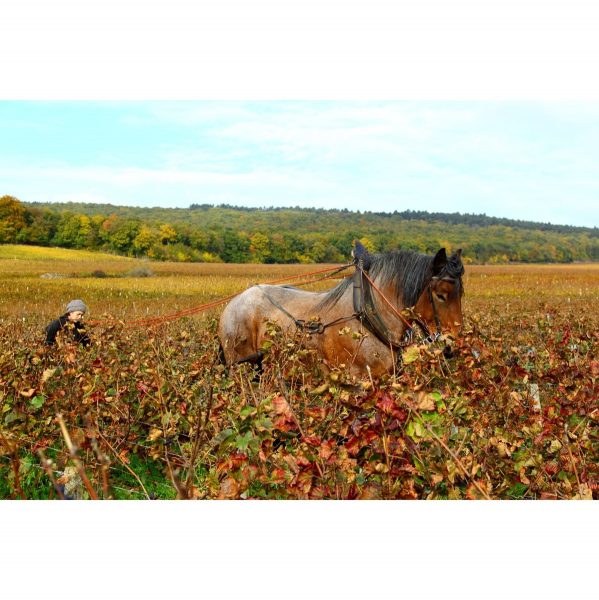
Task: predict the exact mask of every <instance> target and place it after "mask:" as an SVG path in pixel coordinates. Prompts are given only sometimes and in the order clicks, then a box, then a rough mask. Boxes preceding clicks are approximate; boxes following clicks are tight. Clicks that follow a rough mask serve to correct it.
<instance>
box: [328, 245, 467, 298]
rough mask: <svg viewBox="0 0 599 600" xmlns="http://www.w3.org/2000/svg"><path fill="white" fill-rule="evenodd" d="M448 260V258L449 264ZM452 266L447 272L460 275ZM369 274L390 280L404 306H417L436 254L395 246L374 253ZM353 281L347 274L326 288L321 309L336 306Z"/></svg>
mask: <svg viewBox="0 0 599 600" xmlns="http://www.w3.org/2000/svg"><path fill="white" fill-rule="evenodd" d="M458 260H459V259H458ZM449 264H450V263H449V262H448V263H447V266H449ZM460 265H461V261H460ZM446 268H447V267H446ZM444 270H445V269H444ZM451 270H452V273H451V274H450V273H448V275H449V276H451V275H453V273H455V274H456V275H457V278H459V275H461V273H460V274H459V275H458V274H457V270H458V269H457V265H453V264H452V269H451ZM462 272H463V267H462ZM369 275H370V277H371V278H372V279H373V280H374V279H376V280H377V284H378V285H388V284H391V285H392V286H393V290H394V292H395V295H396V296H397V300H401V301H402V302H403V305H404V306H414V304H416V302H417V301H418V298H419V297H420V294H422V290H424V288H425V286H426V284H427V283H428V282H429V281H430V280H431V278H432V276H433V257H432V256H429V255H427V254H420V253H418V252H413V251H411V250H393V251H391V252H385V253H384V254H374V255H372V256H371V265H370V269H369ZM352 281H353V280H352V278H351V277H347V278H346V279H344V280H343V281H342V282H341V283H339V284H338V285H337V286H335V287H334V288H333V289H332V290H330V291H329V292H327V294H326V297H325V298H324V299H323V300H322V301H321V302H320V304H319V305H318V309H327V308H331V307H333V306H335V304H337V302H339V300H340V299H341V297H342V296H343V294H345V292H346V290H347V288H348V287H350V286H351V285H352Z"/></svg>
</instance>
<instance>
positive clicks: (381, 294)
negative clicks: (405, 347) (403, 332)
mask: <svg viewBox="0 0 599 600" xmlns="http://www.w3.org/2000/svg"><path fill="white" fill-rule="evenodd" d="M362 274H363V275H364V277H366V279H368V281H369V282H370V285H371V286H372V287H373V288H374V289H375V290H376V291H377V292H378V293H379V294H380V296H381V298H382V299H383V300H384V301H385V302H386V303H387V305H388V306H389V308H390V309H391V310H392V311H393V312H394V313H395V314H396V315H397V316H398V317H399V318H400V319H401V320H402V321H403V322H404V323H405V324H406V325H407V327H408V329H412V324H411V323H410V322H409V321H408V320H407V319H406V318H405V317H404V316H403V315H402V314H401V313H400V312H399V311H398V310H397V309H396V308H395V306H393V304H391V302H389V300H387V298H386V297H385V294H383V292H381V290H380V289H379V288H378V287H377V286H376V284H375V283H374V281H372V279H370V277H368V274H367V273H366V271H362Z"/></svg>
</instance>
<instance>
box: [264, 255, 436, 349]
mask: <svg viewBox="0 0 599 600" xmlns="http://www.w3.org/2000/svg"><path fill="white" fill-rule="evenodd" d="M351 266H355V267H356V270H355V272H354V275H353V304H354V313H353V314H351V315H349V316H348V317H340V318H339V319H335V320H334V321H330V322H329V323H322V322H321V321H319V320H318V321H306V320H304V319H298V318H296V317H294V316H293V315H292V314H291V313H290V312H289V311H288V310H287V309H286V308H285V307H283V306H281V304H280V303H279V302H278V301H277V300H275V299H274V298H273V297H272V296H271V295H270V294H269V293H268V292H267V291H266V290H265V289H264V288H263V287H262V285H258V286H257V287H258V288H260V290H261V292H262V293H263V294H264V296H265V297H266V299H267V300H268V301H269V302H270V303H271V304H272V305H273V306H274V307H276V308H278V309H279V310H280V311H281V312H282V313H283V314H285V315H286V316H288V317H289V318H290V319H291V320H292V321H293V323H294V324H295V326H296V327H297V328H298V329H301V330H302V331H306V332H307V333H309V334H322V333H324V332H325V330H326V329H328V328H329V327H332V326H333V325H337V324H338V323H344V322H346V321H351V320H353V319H358V320H359V321H360V322H361V323H363V324H364V325H365V326H366V328H367V329H368V330H369V331H370V332H371V333H373V334H374V335H375V337H377V338H378V339H379V340H380V341H381V342H383V343H384V344H385V345H386V346H390V347H392V348H394V349H399V348H405V347H406V346H409V345H410V344H411V343H412V341H413V338H414V325H413V323H415V324H416V325H418V327H419V328H420V329H421V330H422V333H423V334H424V336H425V339H424V342H425V343H433V342H435V341H436V340H437V339H438V338H439V337H440V336H441V321H440V319H439V314H438V311H437V305H436V303H435V300H434V298H433V293H432V290H431V285H430V283H429V284H428V297H429V300H430V303H431V305H432V307H433V314H434V317H435V325H436V328H437V331H436V332H435V333H434V334H433V333H431V331H430V329H429V328H428V326H427V324H426V323H425V322H424V321H423V320H422V319H421V318H420V316H419V315H416V314H414V315H413V316H414V319H413V321H412V323H411V322H410V321H408V320H407V319H406V318H405V317H404V316H403V315H402V314H401V312H400V311H398V310H397V308H396V307H395V306H393V304H392V303H391V302H390V301H389V300H388V299H387V297H386V296H385V294H383V292H382V291H381V290H380V289H379V287H378V286H377V285H376V284H375V283H374V281H373V280H372V279H371V278H370V277H369V275H368V273H367V269H368V266H370V265H369V263H366V264H365V262H364V258H363V257H359V258H358V257H356V259H355V260H354V262H353V263H349V264H347V265H343V266H342V267H340V268H339V269H337V270H336V271H334V272H333V273H332V274H331V275H328V276H327V277H323V279H328V278H330V277H332V276H333V275H336V274H337V273H340V272H341V271H343V270H345V269H347V268H349V267H351ZM373 288H374V290H375V291H376V292H377V293H378V294H379V295H380V296H381V298H382V299H383V300H384V302H385V303H386V304H387V305H388V306H389V308H390V309H391V310H392V311H393V312H394V313H395V314H396V315H397V316H398V317H399V318H400V319H401V320H402V321H403V323H404V324H405V325H406V330H405V331H404V334H403V337H402V339H401V340H399V341H398V340H396V339H393V335H392V332H391V331H390V330H389V328H388V327H387V326H386V325H385V323H384V322H383V320H382V318H381V316H380V315H379V313H378V311H377V310H376V306H375V304H374V298H373V294H372V289H373Z"/></svg>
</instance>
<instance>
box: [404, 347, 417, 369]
mask: <svg viewBox="0 0 599 600" xmlns="http://www.w3.org/2000/svg"><path fill="white" fill-rule="evenodd" d="M419 358H420V348H418V346H410V347H409V348H408V349H407V350H404V352H403V353H402V355H401V360H402V362H403V364H404V365H409V364H411V363H413V362H415V361H417V360H418V359H419Z"/></svg>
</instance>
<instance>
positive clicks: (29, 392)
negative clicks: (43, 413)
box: [19, 388, 35, 398]
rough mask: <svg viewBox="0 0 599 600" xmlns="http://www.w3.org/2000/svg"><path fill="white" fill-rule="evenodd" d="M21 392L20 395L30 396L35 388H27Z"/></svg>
mask: <svg viewBox="0 0 599 600" xmlns="http://www.w3.org/2000/svg"><path fill="white" fill-rule="evenodd" d="M19 393H20V394H21V396H24V397H25V398H31V396H33V394H35V388H29V389H28V390H27V391H24V392H19Z"/></svg>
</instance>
